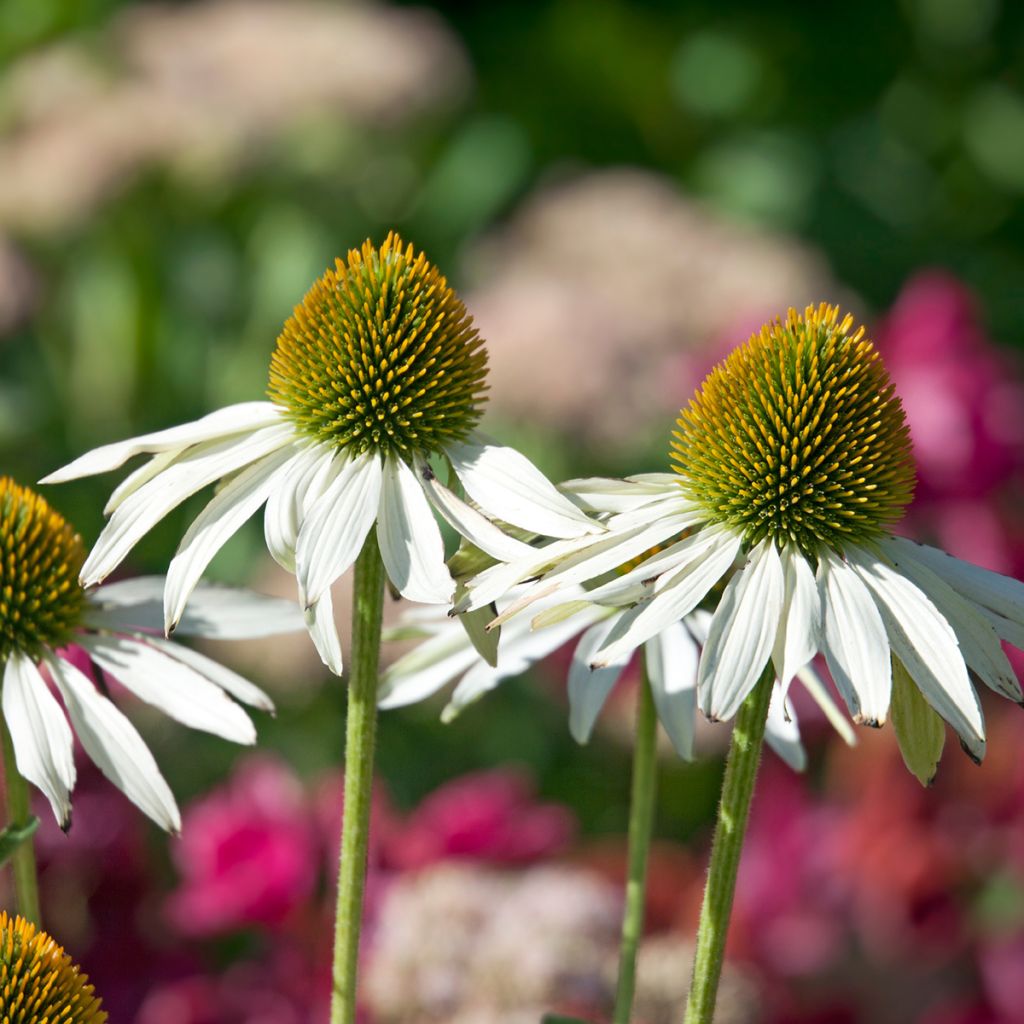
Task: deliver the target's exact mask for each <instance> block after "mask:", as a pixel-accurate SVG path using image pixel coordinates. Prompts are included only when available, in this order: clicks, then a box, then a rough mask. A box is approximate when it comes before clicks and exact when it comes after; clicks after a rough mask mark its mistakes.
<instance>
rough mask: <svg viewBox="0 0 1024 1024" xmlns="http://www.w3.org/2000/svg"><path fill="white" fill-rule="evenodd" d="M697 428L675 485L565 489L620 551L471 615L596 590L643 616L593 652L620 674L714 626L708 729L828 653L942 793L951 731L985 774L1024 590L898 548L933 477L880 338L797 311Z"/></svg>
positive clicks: (560, 561)
mask: <svg viewBox="0 0 1024 1024" xmlns="http://www.w3.org/2000/svg"><path fill="white" fill-rule="evenodd" d="M678 426H679V429H678V431H677V433H676V435H675V444H674V452H673V458H674V459H675V461H676V463H677V465H676V474H675V475H669V474H647V475H645V476H640V477H632V478H628V479H627V480H624V481H623V480H601V479H595V480H577V481H570V482H569V483H567V484H564V485H563V489H564V490H566V491H567V492H569V493H571V494H573V495H574V496H575V499H576V501H577V502H578V503H579V504H580V506H581V507H583V508H586V509H588V510H590V511H592V512H593V513H596V514H597V515H599V516H600V517H601V519H602V522H603V523H604V525H605V526H606V527H607V532H606V533H605V534H604V535H602V536H600V537H596V538H593V537H592V538H582V539H578V540H575V541H565V542H561V543H559V544H550V545H547V546H546V547H541V548H539V549H537V550H534V551H533V552H532V553H531V554H530V555H528V556H524V557H522V558H519V559H514V560H512V561H510V562H508V563H506V564H499V565H497V566H495V567H493V568H492V569H488V570H486V571H485V572H483V573H481V574H480V575H479V576H478V577H476V578H475V579H474V580H471V581H469V582H468V584H467V593H466V596H465V597H464V598H463V599H461V600H460V602H459V604H458V605H457V608H458V610H460V611H469V610H473V609H477V608H480V607H483V606H485V605H486V604H487V603H488V602H490V601H493V600H494V599H495V598H496V597H497V596H499V595H500V594H502V593H504V592H505V591H506V590H507V589H508V588H509V587H510V586H511V585H513V584H515V583H517V582H518V581H521V580H533V582H530V583H528V584H527V586H526V588H525V591H524V592H523V593H522V594H521V595H520V596H519V597H518V599H517V601H516V602H515V605H514V607H513V608H512V609H510V612H511V613H512V614H515V613H517V612H518V611H520V610H521V609H522V608H524V607H526V606H527V605H529V604H530V603H531V602H533V601H536V600H538V599H539V598H541V597H544V596H546V595H550V594H552V593H553V592H555V591H556V590H557V589H559V588H562V587H565V586H568V585H573V584H580V583H589V582H591V581H593V582H594V583H596V584H597V585H596V586H594V587H592V589H589V590H588V592H587V598H588V600H589V601H591V602H596V603H598V604H603V605H607V606H616V607H619V608H626V610H625V611H624V612H623V614H622V615H621V617H620V618H619V620H618V622H617V624H616V625H615V627H614V628H613V629H612V630H611V631H610V632H609V633H608V634H607V636H606V637H605V638H604V639H603V641H602V642H601V643H600V644H599V645H598V646H597V647H596V648H595V649H594V651H593V652H591V656H590V663H591V666H592V667H593V668H594V669H595V670H600V669H603V668H605V667H608V666H610V665H613V664H615V663H617V662H618V661H619V659H621V658H622V657H624V656H625V655H627V654H628V653H629V652H631V651H633V650H635V649H636V647H638V646H639V645H641V644H645V643H647V642H648V641H650V639H651V638H652V637H655V636H657V635H658V634H659V633H660V632H661V631H662V630H664V629H666V628H667V627H669V626H670V625H671V624H673V623H678V622H679V621H680V620H683V619H685V617H686V616H688V615H690V614H691V613H693V611H694V610H695V609H699V608H700V607H702V606H705V607H707V608H708V609H709V610H710V609H711V608H713V614H712V616H711V620H710V624H709V626H708V633H707V639H706V642H705V643H704V645H703V648H702V651H701V657H700V664H699V666H698V669H697V690H698V695H699V702H700V706H701V709H702V710H703V711H704V713H705V714H706V715H707V716H708V717H710V718H712V719H726V718H731V717H732V716H733V715H734V714H735V713H736V711H737V710H738V708H739V706H740V704H741V703H742V702H743V700H744V699H745V698H746V697H747V695H748V694H749V693H750V691H751V689H752V688H753V687H754V685H755V684H756V682H757V680H758V679H759V678H760V676H761V673H762V672H763V671H764V669H765V668H766V667H767V665H768V664H769V663H771V664H772V666H773V667H774V670H775V674H776V677H777V679H778V680H779V682H780V683H781V685H782V687H783V690H785V688H786V687H787V686H788V685H789V682H790V681H791V680H792V679H793V678H794V676H796V675H797V673H798V672H799V671H800V670H801V669H802V668H803V667H805V666H806V665H807V664H808V663H809V662H810V661H811V659H812V658H814V657H815V655H816V654H818V653H819V652H820V653H822V654H824V656H825V660H826V662H827V664H828V666H829V670H830V671H831V674H832V677H833V679H834V681H835V683H836V686H837V688H838V689H839V692H840V694H841V695H842V697H843V698H844V700H845V701H846V704H847V706H848V707H849V709H850V712H851V714H852V715H853V716H854V718H855V720H856V721H858V722H860V723H863V724H867V725H873V726H880V725H882V724H883V723H884V722H885V721H886V720H887V718H888V717H889V715H890V705H891V706H892V718H893V724H894V727H895V729H896V734H897V737H898V738H899V740H900V746H901V749H902V750H903V754H904V759H905V761H906V762H907V764H908V766H909V767H910V768H911V770H912V771H913V772H914V773H915V774H916V775H918V776H919V778H921V779H922V780H923V781H927V780H928V779H929V778H930V777H931V775H933V774H934V771H935V768H936V765H937V763H938V759H939V756H940V754H941V751H942V746H943V740H944V736H945V729H944V727H943V726H942V721H941V720H942V719H944V720H945V721H946V722H948V723H949V724H950V725H951V726H952V727H953V729H954V730H955V731H956V733H957V734H958V736H959V738H960V741H961V744H962V745H963V746H964V748H965V750H967V752H968V753H969V754H970V756H971V757H972V758H974V759H975V760H980V759H981V757H982V756H983V755H984V751H985V728H984V720H983V717H982V712H981V705H980V703H979V701H978V696H977V694H976V693H975V691H974V688H973V686H972V685H971V680H970V678H969V676H968V670H970V672H971V673H973V674H974V676H975V677H976V678H977V679H979V680H980V681H981V682H983V683H984V684H985V685H987V686H989V687H990V688H992V689H993V690H995V691H996V692H997V693H1000V694H1002V695H1003V696H1005V697H1008V698H1010V699H1011V700H1014V701H1016V702H1021V700H1022V693H1021V688H1020V684H1019V683H1018V681H1017V679H1016V676H1015V675H1014V672H1013V669H1012V667H1011V665H1010V663H1009V661H1008V659H1007V657H1006V654H1005V653H1004V651H1003V649H1002V645H1001V642H1002V641H1007V642H1009V643H1011V644H1013V645H1014V646H1017V647H1024V584H1022V583H1020V582H1018V581H1017V580H1014V579H1010V578H1009V577H1006V576H1000V575H998V574H997V573H993V572H989V571H987V570H984V569H981V568H978V567H977V566H973V565H970V564H969V563H966V562H961V561H959V560H958V559H955V558H952V557H951V556H949V555H946V554H945V553H944V552H942V551H938V550H936V549H934V548H930V547H926V546H924V545H917V544H914V543H912V542H911V541H909V540H905V539H903V538H901V537H895V536H892V535H891V534H890V533H889V531H888V526H889V525H890V524H891V523H892V522H893V521H894V520H895V518H896V517H897V516H898V515H899V513H900V511H901V509H902V508H903V506H904V505H905V504H906V502H907V501H909V499H910V496H911V492H912V488H913V470H912V467H911V464H910V461H909V442H908V437H907V428H906V425H905V422H904V417H903V413H902V409H901V407H900V404H899V401H898V399H897V398H896V396H895V394H894V392H893V389H892V386H891V384H890V383H889V380H888V377H887V375H886V373H885V370H884V368H883V367H882V365H881V362H880V361H879V358H878V355H877V353H876V352H875V350H874V349H873V347H872V346H871V344H870V342H868V341H867V340H866V339H865V338H864V335H863V332H862V331H861V330H854V329H853V324H852V321H851V320H850V319H849V318H848V317H846V318H840V316H839V313H838V311H837V310H836V309H835V308H834V307H827V306H818V307H809V308H808V309H807V310H806V311H805V312H804V314H803V315H802V316H801V315H799V314H797V313H796V312H795V311H793V310H791V311H790V312H789V315H788V317H787V318H786V320H785V322H782V321H775V322H774V323H772V324H769V325H768V326H767V327H765V328H764V329H763V330H762V331H761V332H760V333H759V334H757V335H755V336H754V337H753V338H752V339H751V340H750V342H748V344H747V345H745V346H743V347H742V348H740V349H739V350H737V351H736V352H734V353H733V354H732V355H731V356H730V357H729V358H728V359H726V360H725V362H724V363H722V364H721V365H720V366H719V367H718V368H717V369H716V370H715V371H713V373H712V374H711V375H710V376H709V377H708V379H707V380H706V381H705V382H704V385H703V386H702V388H701V389H700V390H699V391H698V394H697V396H696V397H695V398H694V400H693V402H692V403H691V404H690V406H689V407H688V408H687V409H686V410H684V411H683V412H682V413H681V415H680V419H679V424H678ZM666 542H668V546H667V547H664V548H663V550H661V551H659V552H658V553H656V554H654V555H651V556H649V557H646V558H645V559H644V560H643V561H641V563H640V564H639V565H638V566H637V567H636V568H635V569H632V570H631V571H629V572H627V573H626V574H625V575H624V576H619V577H616V578H613V579H607V578H606V577H607V574H608V573H609V571H610V570H612V569H613V568H614V567H615V566H616V565H618V564H621V563H623V562H625V561H627V560H628V559H630V558H633V557H635V556H637V555H639V554H642V553H643V552H645V551H647V549H649V548H650V547H651V545H655V544H658V545H664V544H665V543H666ZM738 562H739V565H737V563H738ZM722 582H724V589H723V590H721V593H720V596H719V595H718V594H717V593H716V589H717V588H718V587H719V585H720V584H721V583H722ZM502 617H504V618H507V617H508V615H507V614H505V615H504V616H500V617H499V618H502Z"/></svg>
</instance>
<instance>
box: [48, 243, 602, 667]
mask: <svg viewBox="0 0 1024 1024" xmlns="http://www.w3.org/2000/svg"><path fill="white" fill-rule="evenodd" d="M486 368H487V355H486V352H485V350H484V347H483V341H482V340H481V338H480V337H479V336H478V334H477V331H476V329H475V328H474V327H473V322H472V318H471V317H470V316H469V314H468V313H467V312H466V308H465V306H464V305H463V304H462V302H461V301H460V300H459V298H458V296H456V294H455V293H454V292H453V291H452V289H451V288H450V287H449V286H448V284H447V282H446V280H445V278H444V277H442V276H441V274H440V273H438V271H437V270H436V269H435V268H434V267H433V266H432V265H431V264H430V263H428V262H427V260H426V258H425V257H424V256H423V255H422V254H419V255H416V254H415V253H414V251H413V248H412V246H408V247H406V248H403V245H402V242H401V240H400V239H399V238H398V237H397V236H396V235H394V234H391V235H389V236H388V238H387V239H386V241H385V242H384V243H383V245H381V246H380V248H379V249H378V248H375V247H374V246H373V245H372V244H371V243H370V242H366V243H365V244H364V245H363V247H362V250H361V251H356V250H352V251H350V252H349V254H348V259H347V261H346V262H343V261H342V260H340V259H339V260H338V261H337V264H336V267H335V269H333V270H328V271H327V272H326V273H325V274H324V276H323V277H322V278H320V280H319V281H317V282H316V283H315V284H314V285H313V287H312V288H311V289H310V290H309V292H308V293H307V294H306V296H305V298H304V299H303V301H302V303H301V304H300V305H299V306H297V307H296V308H295V311H294V313H293V315H292V316H291V318H290V319H289V320H288V321H287V322H286V323H285V325H284V328H283V330H282V332H281V335H280V337H279V338H278V341H277V349H276V351H275V352H274V355H273V358H272V360H271V366H270V387H269V396H270V401H267V402H248V403H243V404H240V405H234V406H228V407H227V408H224V409H220V410H219V411H217V412H214V413H211V414H210V415H208V416H205V417H203V418H202V419H200V420H197V421H195V422H193V423H188V424H185V425H183V426H180V427H173V428H171V429H169V430H163V431H158V432H157V433H155V434H147V435H144V436H142V437H137V438H133V439H131V440H128V441H122V442H118V443H116V444H110V445H106V446H105V447H102V448H97V449H95V450H94V451H91V452H89V453H87V454H86V455H83V456H82V457H81V458H79V459H76V460H75V461H74V462H72V463H71V464H70V465H68V466H65V467H64V468H63V469H60V470H58V471H57V472H55V473H52V474H50V476H48V477H46V478H45V480H44V481H43V482H44V483H57V482H61V481H65V480H71V479H74V478H76V477H81V476H89V475H92V474H95V473H103V472H107V471H108V470H112V469H116V468H117V467H118V466H120V465H121V464H122V463H124V462H125V461H126V460H128V459H130V458H131V457H132V456H134V455H138V454H142V453H149V454H150V455H151V456H152V457H151V458H150V460H149V461H148V462H147V463H145V464H144V465H142V466H141V467H140V468H139V469H137V470H136V471H135V472H134V473H132V474H131V475H130V476H129V477H128V478H127V479H126V480H125V481H124V482H123V483H122V484H121V485H120V486H119V487H118V488H117V489H116V490H115V491H114V494H113V495H112V497H111V499H110V502H109V503H108V505H107V512H108V513H112V514H111V518H110V522H109V523H108V524H107V526H106V528H105V529H104V530H103V532H102V533H101V535H100V537H99V539H98V540H97V542H96V545H95V547H94V548H93V550H92V552H91V553H90V555H89V558H88V559H87V560H86V563H85V565H84V567H83V570H82V583H83V585H84V586H92V585H93V584H95V583H99V582H101V581H102V580H103V579H104V578H105V577H106V576H107V574H108V573H109V572H111V570H113V569H114V568H115V567H116V566H117V565H118V564H119V563H120V562H121V561H122V559H123V558H124V557H125V556H126V555H127V554H128V552H129V551H130V550H131V549H132V547H133V546H134V545H135V544H136V542H137V541H138V540H139V539H140V538H141V537H142V536H143V535H144V534H145V533H146V532H147V531H148V530H150V529H151V528H152V527H153V526H154V525H155V524H156V523H157V522H158V521H159V520H160V519H161V518H163V517H164V516H165V515H166V514H167V513H168V512H170V511H171V509H173V508H175V507H176V506H177V505H179V504H180V503H181V502H182V501H184V500H185V499H186V498H187V497H189V496H190V495H191V494H194V493H195V492H196V491H198V490H200V489H201V488H203V487H206V486H208V485H209V484H212V483H215V482H217V481H223V486H222V487H221V488H220V490H219V491H218V492H217V493H216V495H215V496H214V498H213V499H212V500H211V501H210V503H209V504H208V505H207V506H206V508H205V509H203V511H202V512H200V514H199V515H198V516H197V517H196V519H195V520H194V521H193V523H192V525H191V526H190V527H189V529H188V531H187V532H186V534H185V536H184V538H183V539H182V541H181V545H180V547H179V548H178V552H177V554H176V555H175V557H174V559H173V560H172V562H171V564H170V568H169V570H168V574H167V589H166V592H165V596H164V610H165V629H166V631H167V632H168V633H170V632H171V631H172V630H173V629H174V628H175V627H176V626H177V624H178V623H179V621H180V619H181V616H182V614H183V612H184V609H185V607H186V604H187V602H188V600H189V595H190V594H191V592H192V590H193V588H194V587H195V585H196V583H197V581H198V580H199V578H200V577H201V575H202V573H203V571H204V570H205V568H206V566H207V565H208V564H209V562H210V560H211V559H212V558H213V556H214V555H215V554H216V552H217V551H218V550H219V549H220V547H221V546H222V545H223V544H224V543H225V541H226V540H227V539H228V538H229V537H230V536H231V535H232V534H233V533H234V532H235V531H236V530H237V529H238V528H239V527H240V526H241V525H242V523H244V522H245V521H246V520H247V519H248V518H249V517H250V516H251V515H253V514H254V513H255V512H256V510H257V509H259V508H260V507H261V506H262V505H264V504H266V512H265V517H264V524H265V533H266V542H267V547H268V549H269V550H270V553H271V555H273V557H274V558H275V559H276V560H277V561H278V562H279V563H280V564H281V565H282V566H283V567H284V568H286V569H288V570H289V571H293V572H295V574H296V576H297V578H298V583H299V597H300V601H301V603H302V605H303V607H304V608H305V609H306V612H307V624H308V626H309V629H310V633H311V635H312V638H313V640H314V643H315V644H316V646H317V649H318V651H319V652H320V655H321V657H322V658H323V660H324V662H325V664H327V665H328V667H330V668H331V669H332V670H333V671H334V672H336V673H340V672H341V667H342V658H341V645H340V642H339V640H338V636H337V632H336V629H335V625H334V616H333V612H332V609H331V597H330V590H329V588H330V586H331V584H332V583H333V582H334V581H335V580H336V579H338V577H339V576H341V575H342V573H344V572H345V570H346V569H348V568H349V567H350V566H351V565H352V564H353V563H354V562H355V560H356V557H357V555H358V554H359V551H360V549H361V548H362V545H363V542H364V540H365V539H366V537H367V535H368V534H369V532H370V529H371V528H372V527H373V526H374V524H375V523H376V534H377V542H378V544H379V547H380V554H381V557H382V558H383V561H384V565H385V568H386V570H387V574H388V576H389V578H390V580H391V582H392V583H393V584H394V586H395V587H396V588H397V589H398V590H399V591H400V592H401V593H402V594H403V595H404V596H405V597H407V598H410V599H411V600H414V601H424V602H428V603H439V604H445V603H447V602H448V601H449V600H450V599H451V597H452V594H453V591H454V588H455V584H454V582H453V580H452V577H451V575H450V573H449V571H448V569H447V567H446V565H445V559H444V544H443V540H442V536H441V531H440V529H439V527H438V523H437V521H436V519H435V516H434V512H435V511H436V512H437V513H439V514H440V515H441V516H442V517H443V518H444V519H445V520H446V521H447V522H448V523H449V524H450V525H451V526H452V527H454V529H455V530H456V531H458V532H459V533H460V534H461V535H462V536H464V537H466V538H467V539H469V540H470V541H472V542H473V543H474V544H475V545H476V546H477V547H479V548H481V549H483V550H484V551H487V552H488V553H489V554H491V555H493V556H494V557H496V558H502V559H508V558H514V557H520V556H522V555H523V554H525V553H526V552H528V551H529V550H530V549H529V547H528V546H527V545H525V544H523V543H522V542H520V541H518V540H515V539H514V538H512V537H510V536H508V535H507V534H506V533H504V532H503V531H502V530H500V529H499V528H498V527H497V526H496V525H495V524H494V523H493V522H492V521H491V518H488V517H493V518H494V519H498V520H500V521H502V522H505V523H509V524H512V525H513V526H517V527H520V528H522V529H524V530H527V531H530V532H532V533H537V534H541V535H543V536H547V537H555V538H575V537H581V536H584V535H587V534H592V533H598V532H601V529H602V528H601V527H600V526H599V525H598V524H597V523H595V521H594V520H593V519H591V518H590V517H588V516H587V515H585V514H584V513H583V512H581V511H580V510H579V509H578V508H577V507H576V506H575V505H574V504H572V503H571V502H570V501H569V500H568V499H567V498H566V497H564V496H563V495H562V494H560V493H559V492H558V491H557V489H556V488H555V487H554V485H553V484H551V483H550V482H549V481H548V480H547V479H546V478H545V477H544V476H543V475H542V474H541V472H540V471H539V470H538V469H537V468H536V467H535V466H534V465H533V464H532V463H531V462H530V461H529V460H528V459H526V458H525V456H523V455H521V454H520V453H519V452H517V451H515V450H514V449H512V448H507V447H504V446H502V445H498V444H495V443H493V442H491V441H489V440H487V439H486V438H485V437H483V436H482V435H480V434H478V433H477V432H476V430H475V428H476V425H477V423H478V421H479V419H480V417H481V415H482V411H483V401H484V392H485V390H486V385H485V376H486ZM442 467H443V468H444V472H443V473H442V475H447V470H448V469H450V470H451V471H452V472H453V473H454V476H455V477H456V478H457V480H458V481H459V483H460V484H461V486H462V487H463V488H464V489H465V492H466V494H467V495H468V496H469V498H470V499H471V501H472V502H473V503H475V506H478V507H474V505H470V504H468V503H467V502H465V501H463V500H462V499H461V498H459V497H458V496H457V495H456V494H455V493H454V492H453V491H451V490H449V489H448V487H447V486H445V484H444V483H443V481H442V480H441V479H438V476H437V473H438V472H440V471H441V470H442ZM480 510H482V511H483V513H486V515H485V514H482V513H481V511H480Z"/></svg>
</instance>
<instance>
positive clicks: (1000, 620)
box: [975, 604, 1024, 651]
mask: <svg viewBox="0 0 1024 1024" xmlns="http://www.w3.org/2000/svg"><path fill="white" fill-rule="evenodd" d="M975 608H976V609H977V611H978V614H980V615H981V616H982V617H983V618H984V619H985V620H986V621H987V622H990V623H991V624H992V628H993V629H994V630H995V631H996V634H997V635H998V636H999V637H1000V639H1002V640H1005V641H1006V642H1007V643H1008V644H1012V645H1013V646H1014V647H1016V648H1017V649H1018V650H1021V651H1024V626H1022V625H1021V624H1020V623H1019V622H1011V621H1010V620H1009V619H1007V618H1004V617H1003V616H1002V615H999V614H998V613H997V612H994V611H992V609H991V608H985V607H984V606H982V605H980V604H979V605H975Z"/></svg>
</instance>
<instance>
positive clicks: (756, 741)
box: [685, 664, 775, 1024]
mask: <svg viewBox="0 0 1024 1024" xmlns="http://www.w3.org/2000/svg"><path fill="white" fill-rule="evenodd" d="M774 682H775V672H774V669H773V668H772V666H771V665H770V664H769V665H768V667H767V668H766V669H765V671H764V673H763V674H762V676H761V678H760V680H759V681H758V683H757V685H756V686H755V687H754V689H753V690H752V691H751V693H750V696H749V697H747V699H746V700H745V701H744V702H743V706H742V707H741V708H740V711H739V714H738V715H737V716H736V724H735V725H734V726H733V730H732V743H731V744H730V746H729V760H728V763H727V765H726V768H725V779H724V781H723V782H722V798H721V802H720V804H719V807H718V824H717V825H716V826H715V839H714V842H713V843H712V846H711V863H710V866H709V867H708V881H707V886H706V887H705V889H704V905H703V907H702V908H701V912H700V926H699V928H698V929H697V949H696V952H695V954H694V959H693V981H692V983H691V985H690V996H689V999H688V1000H687V1003H686V1018H685V1024H711V1022H712V1019H713V1018H714V1015H715V1000H716V999H717V998H718V982H719V979H720V978H721V976H722V963H723V961H724V959H725V939H726V935H727V934H728V931H729V915H730V914H731V912H732V900H733V896H734V895H735V893H736V875H737V872H738V871H739V866H740V854H741V852H742V850H743V839H744V836H745V835H746V831H747V819H748V817H749V816H750V801H751V798H752V797H753V795H754V783H755V782H756V781H757V769H758V766H759V764H760V762H761V746H762V744H763V743H764V728H765V724H766V722H767V720H768V703H769V701H770V700H771V696H772V686H773V684H774Z"/></svg>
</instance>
